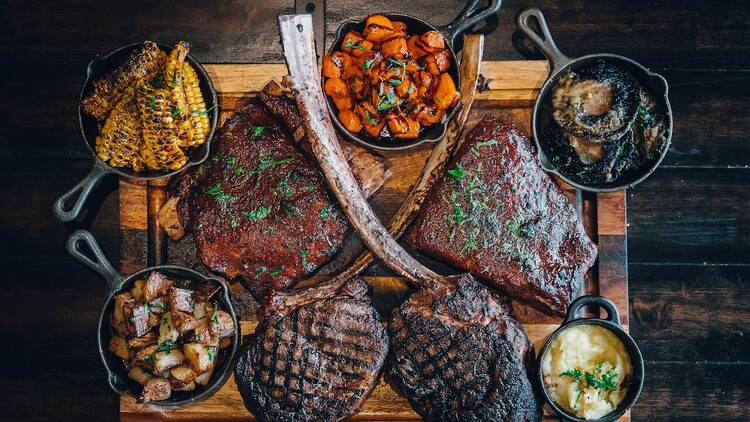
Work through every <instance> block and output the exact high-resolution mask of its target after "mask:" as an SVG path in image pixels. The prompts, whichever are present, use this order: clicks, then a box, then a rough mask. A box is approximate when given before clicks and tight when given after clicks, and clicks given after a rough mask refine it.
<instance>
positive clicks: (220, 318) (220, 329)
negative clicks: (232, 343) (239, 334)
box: [208, 309, 235, 338]
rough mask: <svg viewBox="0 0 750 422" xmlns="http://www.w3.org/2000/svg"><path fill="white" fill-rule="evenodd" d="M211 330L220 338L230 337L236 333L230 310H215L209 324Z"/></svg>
mask: <svg viewBox="0 0 750 422" xmlns="http://www.w3.org/2000/svg"><path fill="white" fill-rule="evenodd" d="M208 327H209V329H210V330H211V334H213V335H214V336H216V337H218V338H223V337H229V336H231V335H233V334H234V330H235V327H234V320H233V319H232V316H231V315H230V314H229V312H227V311H224V310H221V309H217V310H214V313H213V315H211V319H210V321H209V325H208Z"/></svg>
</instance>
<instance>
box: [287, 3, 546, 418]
mask: <svg viewBox="0 0 750 422" xmlns="http://www.w3.org/2000/svg"><path fill="white" fill-rule="evenodd" d="M279 26H280V29H281V38H282V43H283V46H284V54H285V56H286V60H287V66H288V67H289V73H290V75H291V87H292V90H293V91H294V93H295V98H296V101H297V105H298V107H299V109H300V111H301V114H302V116H303V119H304V126H305V129H306V132H307V134H308V136H309V138H310V143H311V145H312V149H313V153H314V154H315V156H316V157H317V158H318V161H319V164H320V167H321V169H322V170H323V173H324V174H325V176H326V178H327V179H328V183H329V185H330V187H331V189H332V190H333V192H334V193H335V195H336V197H337V198H338V200H339V202H340V204H341V207H342V209H343V210H344V213H345V214H346V215H347V217H348V218H349V220H350V221H351V223H352V225H353V226H354V228H355V229H356V230H357V231H358V232H359V234H360V236H361V237H362V238H363V240H364V242H365V244H366V245H367V246H368V247H369V248H370V250H371V251H372V252H373V253H375V254H376V255H377V256H378V257H380V258H381V259H382V260H383V261H384V262H385V263H386V264H387V265H388V266H389V267H391V268H392V269H394V270H395V271H397V272H398V273H399V274H401V275H402V276H404V277H406V278H408V279H409V280H410V281H412V282H413V283H415V284H416V285H417V286H419V287H421V288H422V289H423V290H422V291H421V292H418V293H415V294H413V295H412V296H411V297H410V298H409V299H408V300H407V301H406V302H405V303H404V304H403V305H401V307H399V308H398V309H396V310H395V311H394V312H393V317H392V320H391V323H390V325H389V328H388V331H389V334H390V337H391V339H392V343H391V352H390V353H391V354H390V356H389V359H388V363H387V368H386V377H387V378H388V380H389V381H390V382H391V383H392V384H393V386H394V387H395V388H396V390H398V391H399V392H400V393H401V394H403V395H404V396H405V397H406V398H407V399H409V401H410V403H411V405H412V407H413V408H414V409H415V410H416V411H417V412H419V413H420V414H421V415H422V416H423V417H425V418H427V419H430V420H456V421H459V420H477V421H485V420H486V421H489V420H513V421H531V420H540V419H541V402H540V401H539V400H538V399H537V398H536V397H535V396H534V391H533V388H532V384H531V382H530V378H529V373H530V371H531V369H532V365H533V357H534V352H533V347H532V345H531V343H530V342H529V340H528V337H527V336H526V333H525V331H524V330H523V327H522V326H521V325H520V324H519V323H518V322H517V321H515V319H513V318H512V317H511V316H510V315H509V314H508V312H509V308H508V306H507V304H506V303H504V302H503V301H502V300H500V299H499V297H497V295H496V294H494V293H492V292H490V291H489V290H488V289H486V288H485V287H484V286H482V285H481V284H479V283H478V282H476V281H475V280H474V279H473V278H472V277H471V275H469V274H464V275H459V276H456V277H444V276H441V275H439V274H436V273H435V272H433V271H431V270H430V269H428V268H426V267H425V266H424V265H422V264H421V263H420V262H418V261H417V260H415V259H414V258H412V257H411V256H410V255H409V254H408V253H407V252H406V251H405V250H403V248H401V246H400V245H399V244H398V243H397V242H396V241H395V240H394V239H393V237H391V235H390V234H389V233H388V231H387V230H386V229H385V227H383V225H382V224H381V223H380V221H379V220H378V218H377V217H376V216H375V214H374V213H373V211H372V209H371V208H370V206H369V205H368V203H367V201H366V200H365V198H364V196H363V195H362V192H361V191H360V190H359V188H358V187H357V185H356V181H355V180H354V177H353V176H352V173H351V170H350V169H349V168H348V166H347V164H346V160H345V158H344V156H343V153H342V151H341V148H340V147H339V145H338V143H337V142H336V136H335V132H334V129H333V125H332V124H331V120H330V116H329V115H328V113H327V111H326V107H325V103H324V98H323V92H322V90H321V88H320V84H319V80H320V78H319V75H318V69H317V66H316V61H315V57H314V56H313V54H314V51H315V48H314V44H313V37H312V20H311V18H310V16H309V15H287V16H280V17H279Z"/></svg>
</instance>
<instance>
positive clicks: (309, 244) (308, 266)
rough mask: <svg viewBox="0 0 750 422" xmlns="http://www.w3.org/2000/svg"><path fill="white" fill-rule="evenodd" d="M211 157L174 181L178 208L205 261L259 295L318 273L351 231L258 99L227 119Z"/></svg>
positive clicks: (315, 174)
mask: <svg viewBox="0 0 750 422" xmlns="http://www.w3.org/2000/svg"><path fill="white" fill-rule="evenodd" d="M261 126H262V127H264V129H256V128H259V127H261ZM211 157H212V158H211V159H210V160H209V161H208V162H206V163H204V164H203V165H201V166H199V167H198V168H196V169H195V170H192V169H191V170H192V171H190V170H189V171H188V172H186V173H185V175H184V176H181V177H180V178H179V180H177V181H176V183H175V184H174V185H173V187H172V189H173V192H174V193H176V194H177V195H178V196H180V197H181V198H182V199H181V200H180V201H179V203H178V205H177V209H178V213H179V214H180V219H181V221H183V222H186V228H187V230H188V231H189V232H191V233H192V237H193V239H194V240H195V244H196V247H197V250H198V254H199V256H200V258H201V260H202V262H203V264H204V265H205V266H206V267H207V268H208V269H210V270H211V271H214V272H218V273H221V274H223V275H224V276H226V277H228V278H234V279H239V280H240V281H242V282H243V284H244V285H245V287H247V288H248V290H249V291H250V292H251V293H252V294H253V295H254V296H255V297H264V296H265V295H266V294H267V293H268V290H269V288H273V289H286V288H288V287H290V286H291V285H292V284H293V283H294V282H296V281H298V280H300V279H302V278H304V277H306V276H308V275H310V274H312V273H313V272H315V271H316V270H317V269H318V268H319V267H320V266H321V265H322V264H324V263H325V262H326V261H328V260H329V259H330V258H332V257H333V256H334V255H335V253H336V252H337V251H338V249H339V248H340V246H341V244H342V243H343V241H344V239H345V238H346V236H347V235H348V234H349V233H350V232H351V227H350V226H349V224H348V222H347V221H346V219H345V217H344V216H343V214H342V213H341V211H340V208H339V207H338V205H337V204H336V203H335V202H332V201H331V200H330V198H329V197H328V195H327V192H326V189H325V187H324V185H323V181H322V178H321V176H320V174H319V173H318V171H317V169H316V168H315V167H314V166H313V165H312V164H310V162H309V160H307V159H306V157H305V156H304V155H303V154H302V152H301V151H300V150H299V149H298V148H297V146H296V144H295V142H294V141H293V140H292V139H290V136H289V135H288V134H287V133H286V131H285V130H284V129H282V128H281V127H279V126H278V124H277V123H276V121H275V120H273V119H272V118H271V117H269V116H268V114H267V113H266V112H265V111H264V109H263V108H262V106H261V105H260V103H259V102H258V101H257V100H253V101H251V102H250V103H249V104H248V105H247V106H245V107H243V108H241V109H239V110H237V111H236V112H235V113H234V114H233V115H232V116H231V117H230V118H229V119H228V120H227V122H226V123H225V124H224V126H223V127H222V128H221V130H220V131H219V133H218V134H217V140H216V142H215V143H214V150H213V153H212V156H211Z"/></svg>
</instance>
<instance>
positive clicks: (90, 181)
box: [52, 42, 219, 221]
mask: <svg viewBox="0 0 750 422" xmlns="http://www.w3.org/2000/svg"><path fill="white" fill-rule="evenodd" d="M156 44H157V45H158V46H159V48H161V49H162V50H164V51H165V52H167V54H169V52H170V51H172V47H171V46H169V45H166V44H162V43H156ZM142 45H143V43H142V42H139V43H133V44H128V45H126V46H124V47H120V48H118V49H117V50H115V51H113V52H111V53H109V54H107V55H105V56H103V57H98V56H97V57H96V58H94V60H92V61H91V62H90V63H89V65H88V67H87V68H86V82H85V83H84V84H83V89H82V90H81V97H80V99H81V100H82V99H83V98H84V97H86V96H88V95H89V93H90V92H91V90H92V88H93V82H94V81H95V80H97V79H99V78H102V77H104V76H105V75H107V74H108V73H110V72H112V71H113V70H115V68H117V66H119V65H120V64H122V63H123V62H124V61H125V60H127V58H128V57H130V54H131V53H132V52H133V51H134V50H135V49H136V48H139V47H141V46H142ZM186 60H187V61H188V63H190V65H191V66H193V69H195V71H196V73H197V74H198V79H199V81H200V88H201V92H202V93H203V98H204V100H205V101H206V110H211V116H210V120H211V130H209V132H208V134H207V136H206V142H204V143H203V145H201V146H199V147H198V148H195V149H193V150H191V151H190V153H189V156H188V162H187V164H185V166H184V167H182V168H181V169H179V170H172V171H169V172H165V171H153V170H145V171H142V172H139V173H137V172H135V171H133V170H131V169H128V168H115V167H110V166H109V165H107V164H106V163H104V162H103V161H102V160H100V159H99V157H97V155H96V149H95V147H96V143H95V141H96V136H97V135H98V134H99V124H98V122H97V121H96V119H95V118H93V117H92V116H89V115H88V114H86V113H84V112H83V110H82V109H81V107H80V101H79V107H78V122H79V125H80V128H81V137H82V138H83V141H84V144H85V145H86V148H88V149H89V152H90V153H91V161H92V163H93V165H92V167H93V168H92V169H91V172H89V174H87V175H86V177H84V178H83V180H81V181H80V182H79V183H78V184H77V185H75V186H74V187H73V188H72V189H70V190H69V191H68V192H66V193H65V194H64V195H62V196H61V197H60V198H58V199H57V201H55V204H54V206H53V208H52V212H53V213H54V214H55V217H57V218H58V219H59V220H61V221H72V220H75V219H76V218H78V215H79V214H80V213H81V210H82V209H83V205H84V203H85V202H86V199H87V198H88V196H89V194H90V193H91V191H93V190H94V188H96V187H97V186H98V185H99V182H101V179H102V178H103V177H104V176H106V175H109V174H117V175H120V176H123V177H127V178H129V179H134V180H153V179H160V178H162V177H168V176H172V175H173V174H176V173H179V172H180V171H183V170H185V169H187V168H188V167H191V166H194V165H196V164H200V163H202V162H204V161H206V158H208V153H209V150H210V146H211V138H212V137H213V135H214V131H215V130H216V123H217V122H218V119H219V100H218V97H217V94H216V89H215V88H214V84H213V82H211V78H210V77H209V76H208V73H207V72H206V70H205V69H203V67H202V66H201V65H200V63H198V62H197V61H196V60H195V59H194V58H193V57H191V56H190V55H188V56H187V58H186ZM76 194H77V195H78V197H77V199H76V200H75V203H74V204H73V206H72V207H71V208H67V207H66V205H67V203H68V202H69V201H70V200H71V199H73V198H74V197H75V196H76Z"/></svg>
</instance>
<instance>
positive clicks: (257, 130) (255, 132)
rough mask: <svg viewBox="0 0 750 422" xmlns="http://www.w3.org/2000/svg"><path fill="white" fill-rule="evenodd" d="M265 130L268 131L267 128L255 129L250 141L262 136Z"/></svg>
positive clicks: (257, 127)
mask: <svg viewBox="0 0 750 422" xmlns="http://www.w3.org/2000/svg"><path fill="white" fill-rule="evenodd" d="M264 130H266V127H265V126H255V127H253V135H252V136H251V137H250V139H251V140H255V139H256V138H257V137H258V136H260V135H261V134H262V133H263V131H264Z"/></svg>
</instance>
